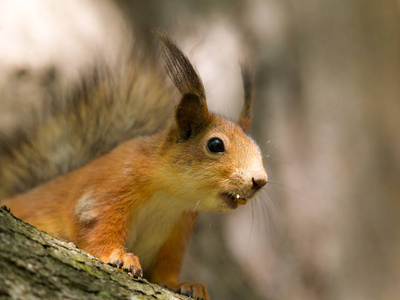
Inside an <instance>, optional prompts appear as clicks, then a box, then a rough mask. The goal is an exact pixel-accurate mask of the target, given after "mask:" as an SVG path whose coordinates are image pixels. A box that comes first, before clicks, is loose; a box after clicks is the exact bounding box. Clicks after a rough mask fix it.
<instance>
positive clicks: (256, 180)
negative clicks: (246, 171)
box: [251, 172, 268, 190]
mask: <svg viewBox="0 0 400 300" xmlns="http://www.w3.org/2000/svg"><path fill="white" fill-rule="evenodd" d="M251 181H252V182H253V189H254V190H259V189H261V188H262V187H263V186H264V185H266V184H267V182H268V176H267V174H266V173H264V172H263V173H260V174H257V175H255V176H253V177H252V178H251Z"/></svg>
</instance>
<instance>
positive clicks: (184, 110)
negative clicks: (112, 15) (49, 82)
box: [0, 33, 267, 299]
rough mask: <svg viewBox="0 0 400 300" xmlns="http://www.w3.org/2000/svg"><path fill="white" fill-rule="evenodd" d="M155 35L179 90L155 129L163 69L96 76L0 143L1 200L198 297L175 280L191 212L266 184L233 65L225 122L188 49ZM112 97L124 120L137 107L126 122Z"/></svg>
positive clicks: (237, 199) (162, 104)
mask: <svg viewBox="0 0 400 300" xmlns="http://www.w3.org/2000/svg"><path fill="white" fill-rule="evenodd" d="M158 35H159V39H160V40H161V45H162V48H163V49H162V55H163V58H164V62H165V68H166V71H167V74H168V75H169V78H170V79H171V80H172V82H173V83H174V86H175V87H176V89H177V90H178V92H179V94H180V97H179V101H178V103H177V105H176V107H175V109H174V113H173V119H172V120H171V121H170V122H169V123H168V125H167V126H166V128H164V129H163V130H159V124H161V123H163V122H165V118H164V116H165V115H166V113H169V110H168V109H167V106H168V105H167V103H172V101H173V99H172V98H173V97H174V93H173V92H171V91H170V89H168V87H165V83H164V82H163V80H164V79H163V78H161V77H162V76H161V77H160V78H158V79H157V78H154V77H157V76H155V75H154V74H153V75H151V72H154V71H153V70H152V68H147V69H144V67H143V65H145V64H142V63H141V62H139V61H138V60H136V61H134V62H133V63H132V64H131V65H129V66H128V67H125V68H124V70H125V71H124V72H122V73H120V74H117V75H115V74H111V73H110V72H105V73H104V76H103V77H102V76H99V75H96V76H94V78H93V79H91V81H90V84H87V83H85V84H83V85H82V87H81V89H80V90H79V92H78V93H74V95H73V96H71V99H72V100H70V102H68V101H67V105H64V106H63V105H62V107H61V108H60V107H53V108H52V109H50V111H51V112H50V113H49V116H47V119H46V118H45V119H46V121H45V122H44V123H41V124H39V126H38V127H37V128H36V129H37V130H35V131H34V133H32V132H30V131H29V129H26V130H27V131H21V132H19V133H18V134H16V135H14V136H13V137H14V140H13V138H12V137H9V136H8V137H1V138H0V165H1V167H0V180H1V182H2V183H1V185H2V186H1V188H0V198H3V200H0V202H1V203H2V204H4V205H6V206H7V207H9V208H10V209H11V212H12V213H13V214H15V215H16V216H17V217H19V218H21V219H23V220H24V221H26V222H28V223H31V224H33V225H35V226H36V227H37V228H39V229H41V230H44V231H46V232H48V233H50V234H52V235H54V236H56V237H58V238H61V239H64V240H67V241H71V242H73V243H75V244H76V245H78V246H79V247H81V248H83V249H84V250H86V251H87V252H89V253H90V254H92V255H94V256H96V257H98V258H99V259H101V260H102V261H104V262H105V263H111V264H114V265H116V266H117V267H118V268H121V269H127V270H128V271H129V272H130V273H131V274H132V275H134V276H143V275H144V276H145V277H146V278H147V279H148V280H149V281H151V282H154V283H157V284H160V285H162V286H166V287H168V288H171V289H173V290H175V291H177V292H180V293H182V294H186V295H189V296H192V297H193V298H195V299H200V298H202V299H209V293H208V291H207V287H206V285H205V284H203V283H190V282H187V281H183V282H180V281H179V274H180V270H181V266H182V262H183V257H184V252H185V248H186V245H187V243H188V240H189V238H190V235H191V233H192V230H193V227H194V224H195V222H196V219H197V217H198V214H199V212H201V211H212V212H229V211H233V210H235V209H236V208H237V207H238V206H239V205H244V204H246V203H247V202H249V201H250V200H251V199H252V198H254V197H255V195H256V194H257V193H258V192H259V191H260V190H261V189H262V187H263V186H264V185H265V184H266V183H267V174H266V171H265V169H264V167H263V161H262V155H261V152H260V149H259V147H258V146H257V144H256V143H255V142H254V141H253V140H252V139H251V138H250V137H249V136H248V135H247V131H248V129H249V126H250V120H251V108H252V103H253V98H254V94H253V81H252V76H251V73H250V71H249V70H248V69H247V68H246V67H242V79H243V85H244V105H243V109H242V112H241V114H240V116H239V119H238V121H237V122H236V123H235V122H232V121H228V120H226V119H224V118H222V117H221V116H218V115H216V114H213V113H211V112H210V111H209V110H208V107H207V103H206V94H205V89H204V86H203V83H202V80H201V78H200V77H199V75H198V73H197V71H196V70H195V68H194V67H193V65H192V64H191V62H190V61H189V59H188V58H187V56H186V55H185V54H184V53H183V52H182V50H181V49H180V48H179V47H178V46H177V45H176V43H175V42H174V41H173V40H172V39H171V38H170V37H168V36H167V35H166V34H165V33H159V34H158ZM135 63H136V64H135ZM141 67H143V69H140V68H141ZM113 76H114V77H113ZM129 78H130V79H129ZM118 80H119V81H118ZM128 83H129V84H128ZM132 99H133V100H132ZM117 101H120V102H122V103H125V105H127V106H126V107H123V108H122V109H121V110H122V112H121V113H126V114H128V115H129V114H132V113H131V112H130V110H131V109H130V108H129V106H131V105H133V104H132V103H140V105H139V104H138V105H137V107H136V109H139V111H138V112H136V115H134V117H136V119H137V120H128V121H127V119H128V118H127V117H125V116H123V114H118V113H116V111H113V105H114V103H117ZM116 105H117V104H116ZM93 106H95V108H93ZM133 106H134V105H133ZM148 106H150V107H151V106H152V108H148ZM151 110H153V113H152V115H153V118H150V119H149V122H153V123H154V124H152V125H151V126H150V127H153V128H156V131H157V132H155V133H153V134H147V133H148V132H149V131H150V130H148V128H150V127H146V125H144V123H143V122H144V121H145V120H146V117H145V115H146V114H147V116H148V113H149V112H151ZM99 112H100V113H101V115H100V116H93V114H99ZM91 114H92V115H91ZM158 114H159V115H160V116H159V117H158ZM143 115H144V116H143ZM129 116H131V115H129ZM107 118H108V119H111V120H109V121H105V120H104V119H107ZM87 119H90V121H87ZM85 122H86V123H85ZM104 122H105V123H104ZM107 122H108V123H107ZM124 122H125V123H124ZM103 124H105V125H103ZM126 124H129V125H126ZM108 126H110V127H113V126H114V127H116V128H117V129H116V130H120V131H121V130H125V133H124V138H127V139H128V140H126V141H123V142H122V143H121V139H119V140H118V138H115V134H114V132H113V131H112V130H111V129H110V128H109V127H108ZM71 128H72V129H71ZM71 130H74V131H76V132H72V131H71ZM99 131H101V132H99ZM7 138H8V143H6V141H7ZM107 139H109V140H111V142H108V144H107V145H106V146H105V147H103V146H104V145H103V144H106V142H105V141H106V140H107ZM122 139H123V138H122ZM66 140H67V141H66ZM118 144H119V145H118ZM16 147H18V150H16V149H15V148H16ZM70 148H71V149H70ZM88 148H89V149H90V151H86V150H85V149H88ZM111 148H112V149H111ZM99 149H101V150H99ZM104 149H106V150H104ZM108 150H109V151H108ZM85 151H86V152H85ZM90 155H92V156H93V157H94V159H91V158H88V157H89V156H90ZM80 157H83V158H80ZM66 159H67V160H69V161H68V162H65V160H66ZM79 164H81V166H79ZM82 164H83V165H82ZM33 165H34V166H33ZM32 177H37V178H39V179H32ZM34 180H36V182H35V181H34ZM37 182H39V183H40V184H39V185H37ZM35 185H37V186H35Z"/></svg>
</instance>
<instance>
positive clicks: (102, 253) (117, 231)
mask: <svg viewBox="0 0 400 300" xmlns="http://www.w3.org/2000/svg"><path fill="white" fill-rule="evenodd" d="M88 200H89V199H86V201H88ZM86 204H87V203H86ZM82 207H83V209H86V211H79V204H78V206H77V208H76V209H75V212H76V216H77V221H76V224H75V232H76V235H77V244H78V245H79V246H80V247H82V248H83V249H85V250H86V251H87V252H89V253H91V254H92V255H94V256H96V257H98V258H100V259H101V260H102V261H103V262H105V263H110V264H114V265H116V266H117V267H118V268H119V269H126V270H128V271H129V272H130V273H131V274H132V275H134V276H135V275H136V276H140V277H143V269H142V267H141V265H140V263H139V258H138V257H137V256H136V255H134V254H133V253H130V252H126V251H125V247H124V245H125V242H126V238H127V236H128V225H127V224H128V223H129V222H128V220H127V216H126V215H124V214H119V213H116V212H115V211H113V212H111V211H109V210H110V208H108V209H107V207H96V205H84V206H82ZM87 209H89V210H90V211H87ZM117 211H118V209H117ZM87 216H90V218H87Z"/></svg>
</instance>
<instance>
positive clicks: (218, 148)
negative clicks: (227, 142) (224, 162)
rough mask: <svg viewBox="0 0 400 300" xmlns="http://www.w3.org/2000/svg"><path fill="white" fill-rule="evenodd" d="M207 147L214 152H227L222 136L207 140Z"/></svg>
mask: <svg viewBox="0 0 400 300" xmlns="http://www.w3.org/2000/svg"><path fill="white" fill-rule="evenodd" d="M207 149H208V151H210V152H212V153H223V152H225V147H224V142H223V141H222V140H221V139H220V138H211V139H209V140H208V142H207Z"/></svg>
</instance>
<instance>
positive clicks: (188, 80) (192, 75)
mask: <svg viewBox="0 0 400 300" xmlns="http://www.w3.org/2000/svg"><path fill="white" fill-rule="evenodd" d="M156 34H157V35H158V37H159V38H160V40H161V41H162V46H163V52H162V55H163V58H164V61H165V67H166V70H167V73H168V76H169V77H170V78H171V80H172V81H173V82H174V84H175V86H176V87H177V88H178V90H179V92H180V93H181V95H182V96H183V95H185V94H190V93H196V94H197V95H199V96H200V97H201V98H204V99H205V98H206V94H205V91H204V86H203V82H202V81H201V79H200V76H199V75H198V74H197V72H196V70H195V68H194V67H193V65H192V64H191V63H190V61H189V59H188V58H187V57H186V55H185V54H184V53H183V52H182V50H181V49H179V47H178V46H177V45H176V44H175V43H174V41H173V40H172V39H171V38H170V37H168V35H167V34H166V33H164V32H162V31H158V32H156Z"/></svg>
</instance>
